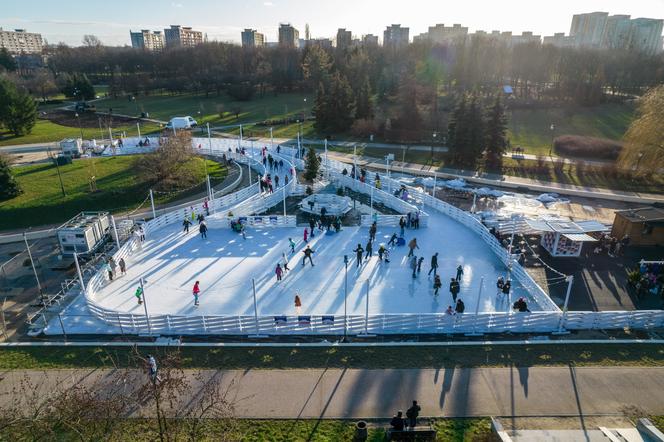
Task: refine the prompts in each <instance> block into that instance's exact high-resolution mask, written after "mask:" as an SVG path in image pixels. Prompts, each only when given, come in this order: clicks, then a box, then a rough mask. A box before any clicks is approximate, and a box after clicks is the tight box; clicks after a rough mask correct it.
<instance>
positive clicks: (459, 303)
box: [454, 298, 466, 313]
mask: <svg viewBox="0 0 664 442" xmlns="http://www.w3.org/2000/svg"><path fill="white" fill-rule="evenodd" d="M454 311H455V312H457V313H463V312H464V311H466V304H464V303H463V301H462V300H461V298H459V299H457V302H456V306H455V307H454Z"/></svg>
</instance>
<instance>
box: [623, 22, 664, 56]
mask: <svg viewBox="0 0 664 442" xmlns="http://www.w3.org/2000/svg"><path fill="white" fill-rule="evenodd" d="M663 26H664V20H658V19H654V18H635V19H633V20H632V21H631V26H630V32H629V49H631V50H635V51H639V52H643V53H644V54H649V55H655V54H658V53H659V52H661V51H662V27H663Z"/></svg>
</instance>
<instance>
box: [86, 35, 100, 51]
mask: <svg viewBox="0 0 664 442" xmlns="http://www.w3.org/2000/svg"><path fill="white" fill-rule="evenodd" d="M82 42H83V46H87V47H89V48H98V47H100V46H103V44H102V42H101V40H99V37H97V36H96V35H93V34H85V35H84V36H83V40H82Z"/></svg>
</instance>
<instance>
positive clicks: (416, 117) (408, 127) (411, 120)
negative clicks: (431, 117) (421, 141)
mask: <svg viewBox="0 0 664 442" xmlns="http://www.w3.org/2000/svg"><path fill="white" fill-rule="evenodd" d="M398 104H399V117H398V118H397V121H396V126H397V128H398V129H399V130H400V132H401V138H402V139H410V140H415V139H418V138H419V136H420V129H422V117H421V115H420V111H419V109H418V108H417V83H416V82H415V79H413V78H404V79H403V80H402V82H401V86H400V87H399V99H398Z"/></svg>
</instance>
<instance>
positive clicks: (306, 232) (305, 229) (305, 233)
mask: <svg viewBox="0 0 664 442" xmlns="http://www.w3.org/2000/svg"><path fill="white" fill-rule="evenodd" d="M313 231H314V230H313V229H311V232H312V233H313ZM308 235H309V232H308V231H307V228H306V227H305V228H304V242H309V237H308Z"/></svg>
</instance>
